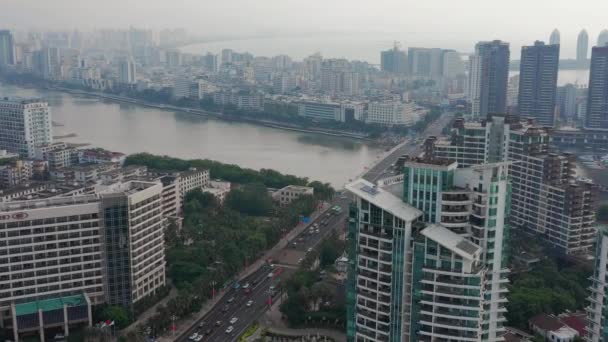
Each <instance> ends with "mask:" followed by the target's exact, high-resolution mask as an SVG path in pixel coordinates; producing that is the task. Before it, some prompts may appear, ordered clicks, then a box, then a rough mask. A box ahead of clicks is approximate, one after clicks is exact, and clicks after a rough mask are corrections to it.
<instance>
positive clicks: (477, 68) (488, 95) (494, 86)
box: [468, 40, 509, 118]
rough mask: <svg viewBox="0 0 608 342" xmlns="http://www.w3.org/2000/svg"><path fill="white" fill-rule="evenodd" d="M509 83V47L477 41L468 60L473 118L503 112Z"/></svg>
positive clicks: (495, 42)
mask: <svg viewBox="0 0 608 342" xmlns="http://www.w3.org/2000/svg"><path fill="white" fill-rule="evenodd" d="M508 80H509V44H508V43H505V42H501V41H499V40H495V41H491V42H479V43H477V45H475V53H474V54H473V55H472V56H470V58H469V83H468V91H469V93H468V101H469V104H470V106H471V109H470V113H471V115H472V116H473V117H478V118H483V117H486V116H487V115H488V114H495V113H505V112H506V109H507V84H508Z"/></svg>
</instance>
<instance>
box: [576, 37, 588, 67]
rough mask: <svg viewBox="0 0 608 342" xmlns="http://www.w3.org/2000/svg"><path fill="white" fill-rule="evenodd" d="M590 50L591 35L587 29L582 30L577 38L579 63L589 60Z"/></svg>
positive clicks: (577, 58)
mask: <svg viewBox="0 0 608 342" xmlns="http://www.w3.org/2000/svg"><path fill="white" fill-rule="evenodd" d="M588 51H589V35H588V34H587V30H582V31H581V32H580V33H579V34H578V38H577V39H576V60H577V62H579V63H584V62H585V61H587V53H588Z"/></svg>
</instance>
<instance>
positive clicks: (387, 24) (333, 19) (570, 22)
mask: <svg viewBox="0 0 608 342" xmlns="http://www.w3.org/2000/svg"><path fill="white" fill-rule="evenodd" d="M567 5H568V3H567V2H566V1H565V0H560V1H557V2H554V3H553V6H552V7H551V8H549V9H547V8H546V6H544V5H542V4H541V3H532V4H529V3H526V2H524V1H521V0H518V1H515V2H510V3H509V4H505V5H504V6H501V7H500V8H493V11H484V10H485V9H486V8H485V7H486V6H487V5H485V4H483V3H481V2H479V1H477V0H467V1H464V2H461V3H459V4H458V6H457V7H455V6H456V5H455V4H454V5H452V4H445V3H442V2H440V1H437V0H434V1H430V2H428V1H427V2H425V4H403V3H400V2H397V1H394V0H383V1H381V2H379V3H377V4H376V3H374V5H371V4H365V3H364V4H359V5H358V6H356V7H355V6H351V5H350V4H348V3H346V2H345V1H344V0H336V1H333V2H332V3H330V4H322V3H321V2H320V1H319V0H314V1H312V2H306V3H295V4H293V3H289V4H287V3H280V2H277V1H271V2H268V3H267V4H256V6H252V5H251V4H248V3H246V2H244V1H242V0H240V1H236V2H231V3H230V4H221V3H218V4H213V6H208V5H207V4H204V3H200V2H195V1H192V0H187V1H184V2H182V4H180V6H179V7H176V6H175V5H174V4H172V3H165V2H160V1H146V2H145V5H144V3H143V2H141V0H137V1H131V2H130V3H129V4H123V3H121V2H119V1H117V0H109V1H108V2H106V3H104V6H97V7H98V8H96V10H95V16H94V17H91V16H89V15H88V10H89V9H90V8H91V7H92V6H91V5H90V4H87V3H86V2H85V3H82V2H76V1H73V0H60V1H54V2H53V3H52V4H50V3H48V4H44V3H43V4H40V3H36V2H35V1H16V0H7V1H5V3H4V4H3V11H2V13H0V22H2V23H3V25H6V27H8V28H12V29H40V28H44V27H46V28H49V29H62V30H73V29H80V30H91V29H95V28H120V27H122V28H128V27H130V26H135V27H142V28H150V29H162V28H165V27H183V28H185V29H187V30H188V31H189V32H191V33H192V34H194V35H197V36H202V37H206V38H214V37H215V38H216V39H217V38H221V37H224V39H225V38H231V37H232V38H234V37H255V36H266V37H269V36H272V37H278V36H283V37H285V36H294V35H310V34H324V35H325V34H328V33H329V34H342V33H352V34H361V33H364V34H370V35H374V36H375V37H376V39H382V40H386V41H387V42H390V41H393V40H399V41H402V42H403V43H404V46H407V47H409V46H417V45H420V43H422V42H428V44H426V45H425V46H426V47H443V48H449V49H457V50H462V51H463V52H468V51H471V49H472V44H471V42H474V41H480V40H494V39H501V40H504V41H508V42H510V43H511V46H512V48H513V49H514V50H519V48H520V47H521V46H522V45H525V44H526V43H527V42H529V41H534V40H545V41H548V37H549V34H550V33H551V31H552V30H553V29H555V28H557V29H558V30H559V31H560V33H561V44H562V48H561V51H562V55H564V56H565V57H573V56H574V55H575V51H576V35H577V34H578V32H579V31H580V30H581V29H583V28H585V29H586V30H587V31H588V32H589V34H590V39H591V41H592V42H593V43H595V41H596V37H597V35H598V34H599V33H600V31H601V30H603V29H606V28H607V27H606V24H605V23H604V21H603V20H602V17H601V15H600V14H599V13H605V10H606V9H608V8H607V7H606V6H607V5H606V4H602V3H600V2H596V1H590V0H587V1H583V3H580V4H578V6H577V7H576V8H571V6H570V7H569V6H567ZM493 6H496V4H494V5H493ZM524 6H525V8H526V13H527V15H529V16H530V17H535V16H536V17H538V16H539V15H541V14H542V16H543V18H544V20H542V21H540V20H524V21H522V20H520V15H521V11H520V8H524ZM321 8H322V9H323V10H322V11H321V10H320V9H321ZM242 9H246V10H242ZM456 9H458V10H459V13H460V15H459V16H458V17H455V18H454V19H449V18H451V17H453V15H452V14H453V11H454V10H456ZM482 11H483V12H484V15H483V16H480V15H479V14H480V13H481V12H482ZM48 13H53V15H52V16H49V15H48ZM64 13H65V14H64ZM167 13H174V15H171V16H167V15H166V14H167ZM291 13H298V15H297V16H295V17H294V16H292V15H291ZM410 13H411V14H410ZM68 14H69V16H68ZM438 17H440V18H442V20H443V25H439V26H429V25H428V23H429V22H432V21H433V20H435V18H438ZM177 18H179V19H177ZM369 18H383V20H380V21H376V22H372V23H369V24H367V23H368V22H369ZM496 22H500V23H501V24H500V25H499V26H497V25H496V24H495V23H496ZM361 23H366V24H364V25H362V24H361ZM421 27H423V28H424V29H420V28H421ZM479 27H486V29H484V30H479V29H478V28H479ZM448 28H449V29H448ZM488 28H489V29H488ZM388 47H389V46H387V48H388ZM285 52H288V51H285Z"/></svg>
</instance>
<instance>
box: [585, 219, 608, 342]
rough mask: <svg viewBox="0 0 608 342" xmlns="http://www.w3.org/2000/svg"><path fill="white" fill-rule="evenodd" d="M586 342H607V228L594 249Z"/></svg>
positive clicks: (599, 236)
mask: <svg viewBox="0 0 608 342" xmlns="http://www.w3.org/2000/svg"><path fill="white" fill-rule="evenodd" d="M588 290H589V298H588V302H589V305H588V306H587V307H586V308H585V310H586V311H587V336H586V337H585V340H586V341H589V342H603V341H608V315H607V311H606V310H607V306H608V298H607V296H608V227H601V228H600V229H599V231H598V234H597V242H596V247H595V269H594V272H593V276H591V285H590V286H589V288H588Z"/></svg>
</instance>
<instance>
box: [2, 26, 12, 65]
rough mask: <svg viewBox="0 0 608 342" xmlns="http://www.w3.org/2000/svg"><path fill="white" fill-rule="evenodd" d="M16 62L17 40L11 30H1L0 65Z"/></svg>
mask: <svg viewBox="0 0 608 342" xmlns="http://www.w3.org/2000/svg"><path fill="white" fill-rule="evenodd" d="M13 64H15V42H14V40H13V35H12V34H11V31H9V30H0V67H2V66H6V65H13Z"/></svg>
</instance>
